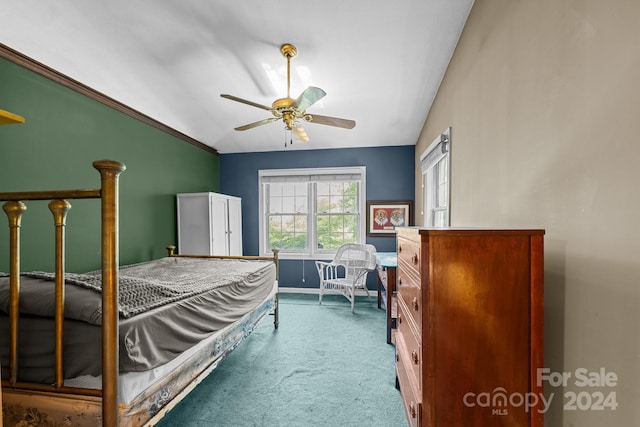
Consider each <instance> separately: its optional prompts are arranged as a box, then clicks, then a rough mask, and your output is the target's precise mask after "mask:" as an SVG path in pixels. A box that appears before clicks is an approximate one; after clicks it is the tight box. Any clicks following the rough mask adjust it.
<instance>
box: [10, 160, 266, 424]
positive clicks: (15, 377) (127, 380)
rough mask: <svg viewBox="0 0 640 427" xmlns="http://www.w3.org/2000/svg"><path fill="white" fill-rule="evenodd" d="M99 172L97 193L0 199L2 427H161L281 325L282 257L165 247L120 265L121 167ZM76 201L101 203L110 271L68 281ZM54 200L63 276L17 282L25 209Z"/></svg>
mask: <svg viewBox="0 0 640 427" xmlns="http://www.w3.org/2000/svg"><path fill="white" fill-rule="evenodd" d="M93 165H94V167H95V168H96V169H97V170H98V171H99V172H100V175H101V187H100V189H97V190H68V191H66V190H63V191H47V192H21V193H0V201H4V202H5V203H4V205H3V209H4V210H5V212H6V214H7V217H8V219H9V229H10V232H9V237H10V239H9V240H10V242H9V247H10V250H9V252H10V254H9V255H10V260H9V264H8V265H9V270H10V272H9V274H6V275H2V277H0V359H1V360H2V373H1V377H2V398H3V402H2V403H3V405H2V407H3V410H2V416H3V421H4V426H5V427H10V426H14V425H29V426H40V425H42V426H57V425H75V426H96V425H103V426H131V427H133V426H141V425H153V424H155V423H156V422H157V421H159V420H160V419H161V418H162V416H163V415H164V414H165V413H166V412H167V411H168V410H170V409H171V408H172V407H173V406H175V405H176V404H177V403H178V402H179V401H180V400H182V398H184V396H186V395H187V394H188V393H189V392H190V391H191V390H192V389H193V388H194V387H196V386H197V384H198V383H199V382H200V381H202V379H204V378H205V377H206V376H207V375H208V374H209V373H210V372H211V371H212V370H213V369H215V368H216V367H217V366H218V364H219V363H220V362H221V361H222V360H224V358H225V357H226V356H227V355H228V354H229V353H230V352H231V351H232V350H234V349H235V348H236V347H237V346H238V345H239V344H240V343H241V342H242V341H243V340H244V339H245V338H246V337H247V336H248V335H249V334H250V333H251V331H253V329H254V328H255V327H256V325H257V324H258V322H260V320H262V319H263V318H265V317H266V316H267V315H273V317H274V327H276V328H277V327H278V281H277V276H278V254H277V250H275V251H274V254H273V256H272V257H232V256H220V257H217V256H196V255H185V254H180V255H178V254H176V253H175V248H174V247H173V246H169V247H168V250H169V252H168V256H167V257H165V258H161V259H157V260H152V261H148V262H142V263H139V264H134V265H127V266H120V265H119V259H118V237H119V236H118V179H119V175H120V173H121V172H122V171H124V170H125V167H124V165H122V164H121V163H118V162H114V161H109V160H102V161H96V162H94V164H93ZM76 198H99V199H101V226H102V251H101V252H102V254H101V257H102V259H101V266H102V267H101V269H100V270H97V271H92V272H86V273H82V274H75V273H68V272H64V255H63V254H64V227H65V225H64V224H65V215H66V212H67V210H68V209H69V200H72V199H76ZM49 199H50V200H52V201H51V202H50V203H49V208H50V210H51V211H52V213H53V216H54V223H55V234H56V250H55V260H56V267H55V271H54V272H40V271H33V272H21V270H20V262H19V261H20V257H19V252H20V251H19V239H20V227H21V217H22V214H23V212H24V210H25V208H24V203H23V202H25V201H28V200H49ZM1 265H3V266H5V265H7V264H5V263H2V264H1ZM116 284H118V285H116ZM18 295H19V298H18V297H17V296H18Z"/></svg>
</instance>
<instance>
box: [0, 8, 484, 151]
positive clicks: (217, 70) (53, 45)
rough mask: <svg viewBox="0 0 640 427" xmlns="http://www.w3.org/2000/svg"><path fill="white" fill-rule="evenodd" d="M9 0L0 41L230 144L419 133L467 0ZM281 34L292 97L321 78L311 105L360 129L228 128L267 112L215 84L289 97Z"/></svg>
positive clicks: (339, 143)
mask: <svg viewBox="0 0 640 427" xmlns="http://www.w3.org/2000/svg"><path fill="white" fill-rule="evenodd" d="M5 3H10V4H5V5H4V6H3V10H4V11H5V13H2V14H1V15H0V43H2V44H4V45H5V46H8V47H9V48H11V49H13V50H16V51H18V52H20V53H22V54H23V55H25V56H27V57H29V58H32V59H34V60H36V61H39V62H41V63H43V64H45V65H46V66H48V67H50V68H52V69H54V70H56V71H58V72H60V73H61V74H64V75H66V76H68V77H70V78H72V79H74V80H77V81H78V82H80V83H83V84H84V85H86V86H89V87H90V88H93V89H94V90H96V91H98V92H101V93H103V94H105V95H107V96H108V97H110V98H113V99H115V100H116V101H119V102H121V103H123V104H126V105H128V106H129V107H131V108H133V109H134V110H137V111H139V112H141V113H143V114H145V115H147V116H149V117H151V118H153V119H155V120H157V121H159V122H161V123H163V124H165V125H167V126H169V127H171V128H173V129H175V130H177V131H178V132H181V133H183V134H185V135H187V136H189V137H191V138H193V139H195V140H197V141H200V142H201V143H203V144H205V145H208V146H210V147H212V148H214V149H215V150H217V151H218V152H219V153H221V154H226V153H243V152H260V151H279V150H285V149H286V150H300V149H331V148H347V147H375V146H393V145H413V144H415V143H416V141H417V139H418V136H419V134H420V131H421V129H422V126H423V124H424V121H425V119H426V117H427V114H428V112H429V109H430V106H431V103H432V101H433V99H434V97H435V95H436V92H437V90H438V87H439V85H440V82H441V80H442V77H443V75H444V73H445V71H446V68H447V65H448V64H449V60H450V58H451V56H452V54H453V51H454V49H455V46H456V43H457V41H458V38H459V36H460V33H461V31H462V28H463V27H464V24H465V21H466V19H467V16H468V14H469V11H470V9H471V7H472V4H473V0H401V1H395V2H391V1H381V0H378V1H371V0H325V1H309V0H299V1H296V2H285V1H277V0H244V1H228V0H180V1H176V0H173V1H170V0H109V1H102V2H95V1H74V0H57V1H52V2H49V1H45V2H43V1H38V0H14V1H10V2H5ZM7 11H11V13H7ZM284 43H291V44H293V45H295V46H296V48H297V55H296V56H295V58H293V59H292V60H291V97H292V98H296V97H297V96H298V95H299V94H300V93H301V92H302V91H303V90H304V89H305V88H306V87H307V86H309V85H313V86H317V87H320V88H322V89H323V90H324V91H325V92H326V93H327V95H326V96H325V97H324V98H322V99H321V100H320V101H319V102H317V103H316V104H314V105H312V106H311V107H309V108H308V110H307V111H308V112H309V113H312V114H313V113H315V114H319V115H325V116H331V117H340V118H346V119H352V120H355V121H356V126H355V128H353V129H350V130H348V129H342V128H336V127H331V126H325V125H321V124H315V123H304V129H305V130H306V133H307V135H308V136H309V139H310V141H309V142H307V143H303V142H299V141H296V140H295V139H294V140H293V144H291V145H289V146H287V147H286V148H285V141H287V142H288V140H289V137H288V136H286V135H287V134H286V132H285V130H284V125H283V123H282V122H281V121H277V122H273V123H270V124H266V125H263V126H260V127H256V128H253V129H249V130H246V131H235V130H234V128H235V127H238V126H241V125H245V124H248V123H251V122H255V121H258V120H262V119H265V118H268V117H271V113H270V112H269V111H265V110H263V109H260V108H255V107H252V106H249V105H246V104H242V103H239V102H234V101H231V100H228V99H224V98H222V97H220V95H221V94H231V95H234V96H237V97H239V98H243V99H246V100H250V101H253V102H256V103H258V104H261V105H267V106H271V103H272V102H273V101H274V100H275V99H277V98H282V97H285V96H286V94H287V81H286V75H287V71H286V70H287V67H286V59H285V58H284V57H283V56H282V54H281V52H280V46H281V45H282V44H284ZM1 96H2V95H1V94H0V98H1Z"/></svg>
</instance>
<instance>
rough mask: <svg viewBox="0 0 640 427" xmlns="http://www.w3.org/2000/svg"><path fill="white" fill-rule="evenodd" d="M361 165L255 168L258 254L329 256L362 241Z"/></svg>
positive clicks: (362, 176)
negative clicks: (256, 172) (258, 211)
mask: <svg viewBox="0 0 640 427" xmlns="http://www.w3.org/2000/svg"><path fill="white" fill-rule="evenodd" d="M365 172H366V170H365V167H350V168H313V169H269V170H261V171H259V172H258V179H259V186H260V201H261V202H260V253H261V254H263V255H266V254H269V253H271V248H272V247H277V248H279V249H280V255H281V256H283V257H286V258H305V257H314V256H320V257H329V256H331V254H333V253H334V252H335V251H336V250H337V249H338V247H340V246H341V245H342V244H343V243H363V242H364V240H365V238H364V235H365V233H364V231H365V225H364V220H365V218H364V215H362V209H363V208H362V206H364V200H365V195H364V188H365V184H364V183H365Z"/></svg>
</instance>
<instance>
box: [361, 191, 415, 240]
mask: <svg viewBox="0 0 640 427" xmlns="http://www.w3.org/2000/svg"><path fill="white" fill-rule="evenodd" d="M409 225H413V201H412V200H368V201H367V235H368V236H394V235H395V233H396V232H395V229H396V227H406V226H409Z"/></svg>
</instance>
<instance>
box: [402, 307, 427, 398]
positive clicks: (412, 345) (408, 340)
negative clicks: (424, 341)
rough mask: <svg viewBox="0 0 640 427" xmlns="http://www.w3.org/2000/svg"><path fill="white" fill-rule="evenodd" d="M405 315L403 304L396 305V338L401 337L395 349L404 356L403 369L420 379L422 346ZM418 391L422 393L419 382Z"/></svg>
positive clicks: (418, 336) (417, 333) (419, 335)
mask: <svg viewBox="0 0 640 427" xmlns="http://www.w3.org/2000/svg"><path fill="white" fill-rule="evenodd" d="M409 316H410V314H408V313H407V307H406V306H405V305H404V303H398V319H397V321H396V324H397V327H398V336H400V337H402V338H401V340H397V342H396V347H397V349H398V350H397V351H398V353H400V354H402V355H405V357H404V359H405V362H406V364H405V369H406V370H407V373H408V374H409V375H411V376H412V377H413V378H416V379H418V378H422V360H421V358H422V351H421V350H422V346H421V335H422V334H420V333H419V332H418V331H417V330H416V329H415V325H412V324H411V323H412V322H410V321H408V320H407V319H408V318H409ZM416 384H417V389H418V391H420V392H421V391H422V385H421V384H420V382H419V381H418V382H416Z"/></svg>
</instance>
